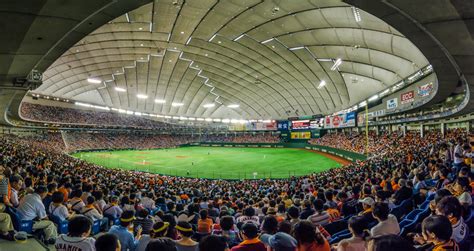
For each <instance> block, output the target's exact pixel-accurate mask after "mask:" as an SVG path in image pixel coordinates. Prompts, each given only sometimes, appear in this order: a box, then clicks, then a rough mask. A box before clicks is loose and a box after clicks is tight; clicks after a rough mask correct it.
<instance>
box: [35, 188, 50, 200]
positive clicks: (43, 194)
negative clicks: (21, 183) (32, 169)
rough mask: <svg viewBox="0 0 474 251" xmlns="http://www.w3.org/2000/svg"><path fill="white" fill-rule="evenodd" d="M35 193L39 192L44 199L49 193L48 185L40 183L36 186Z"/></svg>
mask: <svg viewBox="0 0 474 251" xmlns="http://www.w3.org/2000/svg"><path fill="white" fill-rule="evenodd" d="M35 193H37V194H38V195H39V196H40V197H41V199H44V198H45V197H46V195H48V189H47V188H46V186H43V185H39V186H37V187H36V189H35Z"/></svg>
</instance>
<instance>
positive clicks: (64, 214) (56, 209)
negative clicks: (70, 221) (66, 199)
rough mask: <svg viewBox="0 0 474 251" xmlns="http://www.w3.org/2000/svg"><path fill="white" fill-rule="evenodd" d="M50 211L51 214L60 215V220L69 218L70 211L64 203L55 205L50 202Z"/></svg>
mask: <svg viewBox="0 0 474 251" xmlns="http://www.w3.org/2000/svg"><path fill="white" fill-rule="evenodd" d="M48 211H49V213H50V214H51V215H54V216H56V217H58V218H59V219H60V220H62V221H63V220H66V219H67V218H69V212H68V210H67V207H66V206H64V205H59V206H55V205H54V203H51V204H49V208H48Z"/></svg>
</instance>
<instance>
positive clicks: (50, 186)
mask: <svg viewBox="0 0 474 251" xmlns="http://www.w3.org/2000/svg"><path fill="white" fill-rule="evenodd" d="M46 188H47V189H48V193H54V192H56V190H58V184H56V182H51V183H49V184H48V185H47V186H46Z"/></svg>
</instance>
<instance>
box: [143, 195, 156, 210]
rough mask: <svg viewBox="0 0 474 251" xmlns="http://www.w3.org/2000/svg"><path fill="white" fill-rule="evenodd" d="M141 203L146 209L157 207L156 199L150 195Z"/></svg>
mask: <svg viewBox="0 0 474 251" xmlns="http://www.w3.org/2000/svg"><path fill="white" fill-rule="evenodd" d="M141 203H142V205H143V207H145V208H146V209H150V210H153V209H155V208H156V206H155V201H154V200H152V199H150V198H148V197H143V199H142V200H141Z"/></svg>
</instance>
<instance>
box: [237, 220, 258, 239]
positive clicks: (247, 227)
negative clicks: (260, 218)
mask: <svg viewBox="0 0 474 251" xmlns="http://www.w3.org/2000/svg"><path fill="white" fill-rule="evenodd" d="M241 233H242V235H243V238H244V239H245V240H251V239H255V238H257V237H258V228H257V226H256V225H255V224H254V223H245V224H244V225H243V226H242V229H241Z"/></svg>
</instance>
